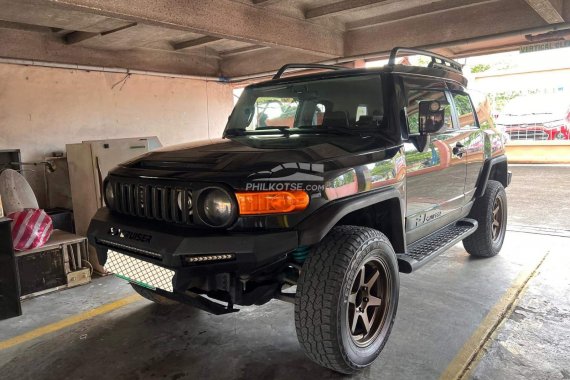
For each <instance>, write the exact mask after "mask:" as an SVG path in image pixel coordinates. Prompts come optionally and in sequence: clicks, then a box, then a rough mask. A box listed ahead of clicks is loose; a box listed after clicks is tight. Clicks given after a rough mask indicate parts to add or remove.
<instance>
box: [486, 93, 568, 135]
mask: <svg viewBox="0 0 570 380" xmlns="http://www.w3.org/2000/svg"><path fill="white" fill-rule="evenodd" d="M496 125H497V128H498V129H500V130H502V131H504V132H506V133H507V135H508V136H509V137H510V139H511V140H534V141H540V140H568V139H569V138H570V136H569V135H570V97H569V96H568V95H567V94H556V95H532V96H521V97H518V98H515V99H513V100H511V101H510V102H509V103H508V104H507V105H506V106H505V108H504V109H503V111H502V112H501V113H500V115H499V117H498V118H497V121H496Z"/></svg>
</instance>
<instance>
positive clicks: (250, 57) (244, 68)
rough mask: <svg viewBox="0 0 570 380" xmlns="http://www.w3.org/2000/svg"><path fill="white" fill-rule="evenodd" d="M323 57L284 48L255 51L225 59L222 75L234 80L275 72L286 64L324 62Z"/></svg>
mask: <svg viewBox="0 0 570 380" xmlns="http://www.w3.org/2000/svg"><path fill="white" fill-rule="evenodd" d="M322 60H323V57H320V56H318V55H315V54H308V53H304V52H300V51H295V50H291V49H284V48H271V49H263V50H259V49H258V50H254V51H250V52H248V53H243V54H235V55H231V56H228V57H224V58H223V59H222V61H221V63H220V68H221V72H222V75H223V76H224V77H226V78H234V77H239V76H242V75H248V74H252V73H265V72H272V73H275V71H276V70H277V69H278V68H279V67H281V66H283V65H284V64H286V63H291V62H295V63H312V62H318V61H322Z"/></svg>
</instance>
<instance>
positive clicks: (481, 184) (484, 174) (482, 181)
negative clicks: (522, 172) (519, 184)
mask: <svg viewBox="0 0 570 380" xmlns="http://www.w3.org/2000/svg"><path fill="white" fill-rule="evenodd" d="M503 165H504V166H505V173H504V175H505V178H504V179H503V180H502V181H500V182H501V183H502V184H503V186H505V187H507V186H508V185H509V184H510V182H511V174H510V172H509V171H508V170H507V168H508V163H507V156H505V155H502V156H498V157H493V158H490V159H487V160H486V161H485V163H484V164H483V169H482V170H481V173H480V174H479V180H478V181H477V190H476V191H475V195H474V196H475V198H479V197H482V196H483V194H485V189H486V188H487V182H489V178H490V176H491V173H492V171H493V168H496V167H499V166H503Z"/></svg>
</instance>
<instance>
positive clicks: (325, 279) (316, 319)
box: [295, 226, 399, 374]
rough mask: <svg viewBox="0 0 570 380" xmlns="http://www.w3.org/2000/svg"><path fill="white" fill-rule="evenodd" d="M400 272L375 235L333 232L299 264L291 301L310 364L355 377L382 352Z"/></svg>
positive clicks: (393, 313) (342, 229)
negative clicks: (299, 272) (295, 290)
mask: <svg viewBox="0 0 570 380" xmlns="http://www.w3.org/2000/svg"><path fill="white" fill-rule="evenodd" d="M398 296H399V273H398V263H397V259H396V255H395V253H394V250H393V249H392V246H391V245H390V242H389V241H388V239H387V238H386V236H384V235H383V234H382V233H380V232H379V231H376V230H374V229H371V228H365V227H356V226H339V227H335V228H334V229H333V230H332V231H331V232H330V233H329V234H328V235H327V236H326V237H325V238H324V239H323V241H322V242H321V243H320V244H319V245H318V246H316V247H314V248H313V249H312V251H311V253H310V255H309V257H308V259H307V261H306V262H305V264H304V265H303V268H302V270H301V276H300V278H299V283H298V285H297V295H296V299H295V326H296V329H297V337H298V339H299V342H300V343H301V346H302V347H303V349H304V350H305V352H306V354H307V355H308V356H309V358H311V359H312V360H313V361H315V362H317V363H318V364H320V365H323V366H325V367H327V368H330V369H332V370H334V371H338V372H341V373H346V374H350V373H354V372H355V371H357V370H359V369H362V368H364V367H367V366H369V365H370V364H372V362H373V361H374V359H376V358H377V357H378V355H379V354H380V351H382V349H383V348H384V345H385V344H386V341H387V340H388V336H389V335H390V331H391V329H392V325H393V323H394V319H395V317H396V310H397V307H398Z"/></svg>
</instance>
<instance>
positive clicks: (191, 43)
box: [171, 36, 222, 50]
mask: <svg viewBox="0 0 570 380" xmlns="http://www.w3.org/2000/svg"><path fill="white" fill-rule="evenodd" d="M221 40H222V39H221V38H218V37H212V36H204V37H200V38H194V39H192V40H188V41H182V42H175V43H172V44H171V45H172V48H173V49H174V50H183V49H191V48H197V47H203V46H207V45H210V44H212V43H214V42H218V41H221Z"/></svg>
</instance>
